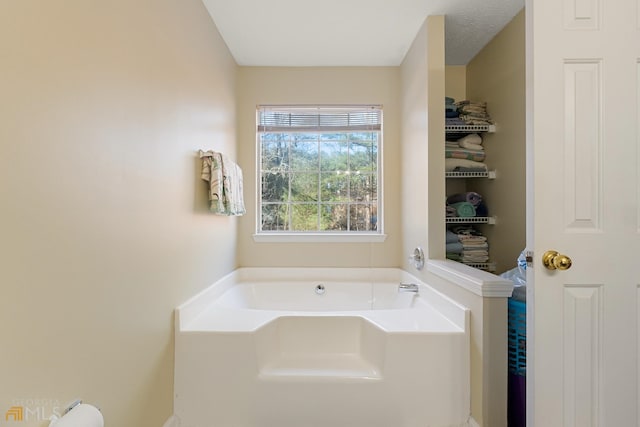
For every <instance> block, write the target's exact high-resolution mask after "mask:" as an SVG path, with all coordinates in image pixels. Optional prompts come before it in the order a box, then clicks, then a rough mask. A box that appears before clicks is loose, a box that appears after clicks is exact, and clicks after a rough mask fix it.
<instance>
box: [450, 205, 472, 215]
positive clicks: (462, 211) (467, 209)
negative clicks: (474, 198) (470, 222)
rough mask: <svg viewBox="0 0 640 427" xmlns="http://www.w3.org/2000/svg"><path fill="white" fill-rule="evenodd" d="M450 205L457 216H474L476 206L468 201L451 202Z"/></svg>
mask: <svg viewBox="0 0 640 427" xmlns="http://www.w3.org/2000/svg"><path fill="white" fill-rule="evenodd" d="M450 206H452V207H454V208H455V209H456V213H457V214H458V216H459V217H462V218H472V217H474V216H476V208H475V207H474V206H473V205H472V204H471V203H469V202H458V203H452V204H451V205H450Z"/></svg>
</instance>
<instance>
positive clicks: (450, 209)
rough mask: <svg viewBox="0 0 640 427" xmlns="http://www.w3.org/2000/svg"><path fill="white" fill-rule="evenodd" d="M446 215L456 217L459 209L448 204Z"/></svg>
mask: <svg viewBox="0 0 640 427" xmlns="http://www.w3.org/2000/svg"><path fill="white" fill-rule="evenodd" d="M445 216H446V217H447V218H451V217H456V216H458V211H457V210H456V208H454V207H453V206H447V207H446V208H445Z"/></svg>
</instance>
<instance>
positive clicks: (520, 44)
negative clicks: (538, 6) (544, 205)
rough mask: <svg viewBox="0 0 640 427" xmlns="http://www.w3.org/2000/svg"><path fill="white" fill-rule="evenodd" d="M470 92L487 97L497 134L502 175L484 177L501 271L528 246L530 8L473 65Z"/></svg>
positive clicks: (489, 229)
mask: <svg viewBox="0 0 640 427" xmlns="http://www.w3.org/2000/svg"><path fill="white" fill-rule="evenodd" d="M467 96H468V98H469V99H472V100H478V101H486V102H487V109H488V111H489V114H490V115H491V117H492V118H493V119H494V121H495V123H496V133H494V134H487V135H485V142H484V147H485V150H486V153H487V159H486V161H485V162H486V163H487V165H488V166H489V167H490V168H491V169H495V170H496V171H497V173H498V175H497V177H498V179H496V180H493V181H479V182H478V183H477V191H478V192H480V193H481V194H482V195H483V197H484V198H485V200H486V202H487V206H488V207H489V209H490V214H491V215H495V216H497V218H498V222H497V225H496V226H485V228H484V230H483V231H484V232H485V234H486V236H487V237H488V239H489V244H490V248H489V250H490V254H491V259H492V261H494V262H495V263H496V272H497V273H502V272H504V271H506V270H508V269H510V268H513V267H515V266H516V259H517V257H518V255H519V254H520V252H521V251H522V250H523V249H524V247H525V231H526V213H525V185H526V181H525V162H526V153H525V108H526V107H525V22H524V10H522V11H521V12H520V13H519V14H518V15H516V17H515V18H514V19H513V20H512V21H511V22H510V23H509V24H508V25H507V26H506V27H505V28H504V29H503V30H502V31H501V32H500V33H498V35H497V36H496V37H494V38H493V40H491V42H490V43H489V44H488V45H487V46H485V48H484V49H482V51H481V52H480V53H478V55H477V56H476V57H475V58H473V60H472V61H471V62H470V63H469V64H468V65H467Z"/></svg>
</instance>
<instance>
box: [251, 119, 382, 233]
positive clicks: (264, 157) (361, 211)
mask: <svg viewBox="0 0 640 427" xmlns="http://www.w3.org/2000/svg"><path fill="white" fill-rule="evenodd" d="M257 132H258V145H259V147H258V149H259V169H260V170H259V174H258V176H259V179H260V183H259V188H260V189H261V190H260V194H259V202H258V235H259V234H261V233H264V234H267V233H269V234H291V233H299V234H309V233H314V234H318V233H321V234H330V233H334V234H343V235H345V234H346V235H349V234H363V233H364V234H374V235H380V234H382V221H381V218H382V215H381V214H382V207H381V201H380V199H381V197H380V187H381V183H382V181H381V168H380V155H379V153H380V150H381V146H382V109H381V108H380V107H379V106H341V107H328V106H314V107H307V106H304V107H301V106H292V107H288V106H261V107H259V108H258V114H257Z"/></svg>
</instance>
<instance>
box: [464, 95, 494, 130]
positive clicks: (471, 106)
mask: <svg viewBox="0 0 640 427" xmlns="http://www.w3.org/2000/svg"><path fill="white" fill-rule="evenodd" d="M456 107H457V109H458V113H459V114H460V119H462V120H463V121H464V122H466V123H467V124H469V125H490V124H493V121H492V120H491V117H490V116H489V113H488V112H487V103H486V102H472V101H469V100H464V101H460V102H458V103H456Z"/></svg>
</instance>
